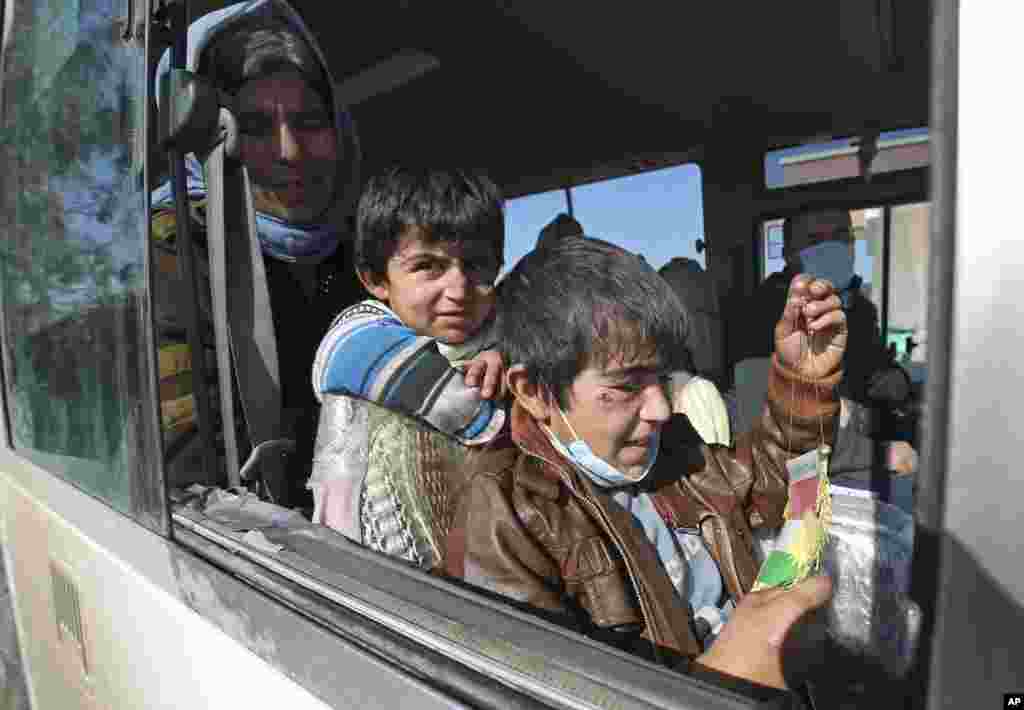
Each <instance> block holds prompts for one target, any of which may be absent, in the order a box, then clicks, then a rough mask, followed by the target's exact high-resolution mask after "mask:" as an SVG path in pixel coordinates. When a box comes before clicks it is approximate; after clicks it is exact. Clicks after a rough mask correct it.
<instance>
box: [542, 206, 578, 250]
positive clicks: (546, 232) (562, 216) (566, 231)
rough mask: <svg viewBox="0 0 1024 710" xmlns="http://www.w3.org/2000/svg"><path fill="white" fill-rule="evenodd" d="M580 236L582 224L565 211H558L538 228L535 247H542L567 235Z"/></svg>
mask: <svg viewBox="0 0 1024 710" xmlns="http://www.w3.org/2000/svg"><path fill="white" fill-rule="evenodd" d="M582 236H583V226H582V225H580V223H579V222H577V221H576V220H575V219H574V218H572V217H570V216H569V215H567V214H566V213H565V212H560V213H559V214H558V216H557V217H555V218H554V219H553V220H551V221H550V222H548V223H547V224H546V225H545V226H544V228H543V229H541V230H540V235H539V236H538V237H537V248H538V249H544V248H546V247H549V246H551V245H552V244H557V243H558V242H559V241H560V240H562V239H565V238H567V237H582Z"/></svg>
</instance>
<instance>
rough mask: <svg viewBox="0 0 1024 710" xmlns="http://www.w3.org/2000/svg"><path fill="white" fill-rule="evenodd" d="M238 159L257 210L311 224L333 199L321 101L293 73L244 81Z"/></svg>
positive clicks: (332, 166)
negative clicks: (244, 171)
mask: <svg viewBox="0 0 1024 710" xmlns="http://www.w3.org/2000/svg"><path fill="white" fill-rule="evenodd" d="M238 120H239V127H240V134H241V141H240V149H241V158H242V162H243V163H245V165H246V167H247V168H248V169H249V177H250V179H251V180H252V183H253V201H254V203H255V206H256V209H257V210H259V211H260V212H264V213H267V214H271V215H273V216H275V217H278V218H280V219H283V220H285V221H287V222H298V223H302V222H311V221H313V220H315V219H316V218H317V217H319V216H320V215H321V214H322V213H323V212H324V210H326V209H327V207H328V206H329V205H330V203H331V200H332V199H333V197H334V186H335V181H336V179H337V163H338V158H339V156H338V141H337V135H336V132H335V130H334V123H333V121H332V120H331V113H330V111H329V110H328V107H327V106H326V105H325V103H324V100H323V99H322V98H321V97H320V96H319V95H318V94H317V92H315V91H314V90H313V88H312V87H311V86H310V85H309V83H307V82H306V80H305V79H303V78H302V75H301V74H299V72H297V71H293V70H286V71H281V72H277V73H275V74H271V75H270V76H265V77H260V78H258V79H251V80H249V81H247V82H246V83H245V84H244V85H243V86H242V89H241V90H240V91H239V93H238Z"/></svg>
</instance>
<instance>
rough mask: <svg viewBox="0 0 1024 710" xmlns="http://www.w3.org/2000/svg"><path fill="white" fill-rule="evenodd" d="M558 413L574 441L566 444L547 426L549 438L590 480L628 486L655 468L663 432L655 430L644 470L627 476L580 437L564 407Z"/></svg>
mask: <svg viewBox="0 0 1024 710" xmlns="http://www.w3.org/2000/svg"><path fill="white" fill-rule="evenodd" d="M558 414H559V416H561V417H562V421H563V422H565V425H566V426H567V427H568V428H569V431H570V432H572V435H573V437H574V441H573V442H572V443H571V444H569V446H568V447H566V446H565V444H563V443H562V442H561V441H559V439H558V437H557V436H555V434H554V432H552V431H551V430H549V429H547V427H545V431H546V433H547V435H548V438H549V439H550V440H551V445H552V446H554V447H555V449H556V450H557V451H558V453H560V454H562V456H564V457H565V458H567V459H569V460H570V461H572V462H573V463H574V464H576V465H577V466H579V467H580V468H582V469H583V470H584V471H585V472H586V473H587V474H588V476H589V478H590V480H591V481H593V482H594V483H595V484H597V485H599V486H601V487H602V488H617V487H620V486H628V485H631V484H634V483H639V482H640V481H642V480H644V478H646V477H647V474H648V473H650V472H651V469H652V468H654V461H655V460H656V459H657V458H658V448H659V444H660V443H661V432H660V431H658V432H655V433H654V434H653V435H652V436H651V439H650V442H649V443H648V444H647V464H646V465H645V466H644V470H643V472H642V473H641V474H640V475H639V476H638V477H627V476H626V475H625V474H623V473H622V472H621V471H619V470H618V469H617V468H615V467H614V466H612V465H611V464H610V463H608V462H607V461H605V460H604V459H602V458H601V457H600V456H598V455H597V454H595V453H594V451H593V450H592V449H591V448H590V445H589V444H588V443H587V442H585V441H584V440H583V439H581V438H580V436H579V434H577V433H576V430H575V429H573V427H572V424H570V423H569V419H568V417H566V416H565V412H563V411H562V408H561V407H559V408H558Z"/></svg>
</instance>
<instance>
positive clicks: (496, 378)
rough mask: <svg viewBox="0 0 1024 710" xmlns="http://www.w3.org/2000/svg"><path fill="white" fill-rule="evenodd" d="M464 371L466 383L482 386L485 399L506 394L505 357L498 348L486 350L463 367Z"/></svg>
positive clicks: (482, 394)
mask: <svg viewBox="0 0 1024 710" xmlns="http://www.w3.org/2000/svg"><path fill="white" fill-rule="evenodd" d="M463 372H464V373H465V377H466V385H467V386H469V387H480V396H481V397H483V398H484V399H492V398H494V397H495V395H497V396H498V397H499V398H501V397H504V396H505V359H504V358H503V357H502V356H501V353H499V352H498V351H497V350H484V351H483V352H482V353H480V354H479V355H477V356H476V357H475V358H473V359H472V360H470V361H469V362H468V363H467V364H466V365H465V366H464V367H463ZM481 382H482V383H483V384H481Z"/></svg>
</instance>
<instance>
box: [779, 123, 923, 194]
mask: <svg viewBox="0 0 1024 710" xmlns="http://www.w3.org/2000/svg"><path fill="white" fill-rule="evenodd" d="M929 145H930V144H929V137H928V129H927V128H912V129H907V130H900V131H886V132H884V133H881V134H880V135H879V136H878V141H877V144H876V153H875V156H874V158H873V159H872V160H871V172H872V173H888V172H894V171H897V170H907V169H910V168H920V167H925V166H927V165H928V164H929V163H930V162H931V151H930V147H929ZM860 148H861V142H860V139H859V138H843V139H841V140H834V141H828V142H825V143H809V144H805V145H798V146H793V147H791V148H783V149H781V150H773V151H771V152H770V153H767V154H765V157H764V179H765V186H766V187H767V188H769V189H775V188H782V187H793V186H794V185H809V184H812V183H816V182H828V181H829V180H839V179H842V178H853V177H858V176H859V175H860V174H861V164H860V161H861V157H860V152H861V151H860Z"/></svg>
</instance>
